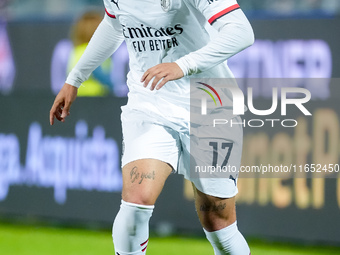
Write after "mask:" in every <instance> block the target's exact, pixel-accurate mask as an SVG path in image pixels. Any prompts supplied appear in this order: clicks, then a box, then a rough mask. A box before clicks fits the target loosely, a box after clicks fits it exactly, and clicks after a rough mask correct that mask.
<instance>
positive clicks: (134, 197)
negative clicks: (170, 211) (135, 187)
mask: <svg viewBox="0 0 340 255" xmlns="http://www.w3.org/2000/svg"><path fill="white" fill-rule="evenodd" d="M122 197H123V200H124V201H125V202H128V203H133V204H138V205H154V204H155V202H156V198H154V196H153V195H152V193H149V192H129V193H127V194H123V195H122Z"/></svg>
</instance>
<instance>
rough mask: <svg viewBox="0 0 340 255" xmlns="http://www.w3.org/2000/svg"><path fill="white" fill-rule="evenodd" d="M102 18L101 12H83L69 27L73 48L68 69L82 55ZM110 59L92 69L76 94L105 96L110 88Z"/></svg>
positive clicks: (69, 69)
mask: <svg viewBox="0 0 340 255" xmlns="http://www.w3.org/2000/svg"><path fill="white" fill-rule="evenodd" d="M102 19H103V14H102V13H98V12H96V11H89V12H86V13H84V14H83V15H82V16H81V17H80V18H79V19H78V20H77V21H76V23H75V24H74V25H73V26H72V28H71V39H72V42H73V46H74V48H73V49H72V51H71V54H70V58H69V62H68V71H71V69H72V68H73V67H74V66H75V65H76V63H77V62H78V61H79V59H80V57H81V56H82V55H83V53H84V51H85V49H86V47H87V45H88V43H89V41H90V39H91V37H92V35H93V33H94V32H95V31H96V28H97V27H98V25H99V24H100V22H101V21H102ZM110 71H111V61H110V59H108V60H106V61H105V62H104V63H103V64H102V65H101V66H99V67H98V68H97V69H96V70H94V71H93V73H92V75H91V76H90V78H89V79H88V80H87V81H85V82H83V84H82V86H81V87H80V88H79V89H78V96H105V95H108V94H109V93H110V90H112V87H113V85H112V82H111V79H110Z"/></svg>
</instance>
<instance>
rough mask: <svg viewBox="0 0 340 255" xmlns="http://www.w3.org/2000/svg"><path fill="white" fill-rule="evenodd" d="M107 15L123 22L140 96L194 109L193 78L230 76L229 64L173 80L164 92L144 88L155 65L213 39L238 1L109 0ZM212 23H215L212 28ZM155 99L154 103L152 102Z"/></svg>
mask: <svg viewBox="0 0 340 255" xmlns="http://www.w3.org/2000/svg"><path fill="white" fill-rule="evenodd" d="M104 4H105V11H106V14H107V15H108V16H109V17H111V18H112V22H117V21H118V22H119V23H120V25H121V30H122V33H123V36H124V38H125V42H126V44H127V48H128V52H129V57H130V72H129V74H128V82H127V83H128V86H129V90H130V95H129V97H130V98H133V97H134V94H135V92H138V93H139V98H140V94H143V93H144V94H145V95H146V93H147V95H146V97H147V98H152V95H155V96H156V95H157V97H159V96H161V97H162V98H164V99H165V101H174V102H175V104H176V105H188V104H189V95H190V86H189V78H190V77H196V78H197V77H205V78H230V77H232V73H231V72H230V70H229V69H228V67H227V65H226V63H222V64H219V65H218V66H215V67H214V68H211V69H209V70H207V71H204V72H202V73H200V74H196V75H193V76H190V77H184V78H182V79H179V80H176V81H171V82H168V83H167V84H166V85H165V86H164V87H163V88H162V89H160V90H159V91H153V92H150V91H149V90H146V89H145V88H143V87H142V84H141V83H140V78H141V76H142V75H143V73H144V72H145V71H146V70H147V69H148V68H150V67H153V66H155V65H157V64H160V63H164V62H173V61H176V60H177V59H179V58H181V57H183V56H185V55H186V54H189V53H190V52H193V51H196V50H198V49H200V48H202V47H203V46H205V45H206V44H207V43H208V42H209V41H210V38H211V37H210V32H209V29H211V25H212V26H217V28H218V24H217V23H218V22H216V21H218V19H219V18H220V17H222V16H224V15H227V14H228V13H230V12H232V11H233V10H236V9H238V8H239V5H238V4H237V2H236V0H143V1H136V0H104ZM209 23H210V25H209ZM150 100H151V99H150Z"/></svg>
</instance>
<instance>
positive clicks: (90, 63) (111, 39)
mask: <svg viewBox="0 0 340 255" xmlns="http://www.w3.org/2000/svg"><path fill="white" fill-rule="evenodd" d="M123 40H124V36H123V33H122V29H121V25H120V24H119V22H118V21H117V20H116V17H115V16H114V15H113V14H110V12H109V11H108V10H107V9H106V14H105V17H104V19H103V20H102V22H101V23H100V25H99V26H98V28H97V30H96V32H95V33H94V34H93V36H92V38H91V40H90V42H89V44H88V46H87V48H86V50H85V52H84V54H83V55H82V56H81V58H80V60H79V61H78V63H77V64H76V66H75V67H74V68H73V69H72V71H71V72H70V73H69V75H68V77H67V79H66V82H65V84H64V86H63V88H62V89H61V90H60V92H59V93H58V95H57V97H56V99H55V101H54V103H53V106H52V108H51V111H50V124H51V125H53V123H54V118H56V119H57V120H59V121H62V122H64V121H65V117H67V116H68V115H69V114H70V113H69V110H70V106H71V104H72V103H73V101H74V100H75V99H76V97H77V90H78V88H79V87H80V85H81V84H82V83H83V82H84V81H86V80H87V79H88V78H89V77H90V75H91V73H92V72H93V71H94V70H95V69H96V68H97V67H98V66H99V65H101V64H102V63H103V62H104V61H105V60H106V59H107V58H108V57H110V56H111V55H112V54H113V53H114V51H115V50H116V49H118V47H119V46H120V45H121V43H122V42H123Z"/></svg>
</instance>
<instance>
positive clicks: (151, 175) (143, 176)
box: [130, 166, 156, 184]
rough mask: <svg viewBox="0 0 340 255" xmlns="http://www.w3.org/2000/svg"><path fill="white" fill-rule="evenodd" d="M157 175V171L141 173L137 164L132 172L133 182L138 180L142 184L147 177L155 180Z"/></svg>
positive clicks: (131, 178)
mask: <svg viewBox="0 0 340 255" xmlns="http://www.w3.org/2000/svg"><path fill="white" fill-rule="evenodd" d="M155 176H156V173H155V171H152V172H149V173H139V171H138V168H137V167H136V166H135V167H133V168H132V170H131V172H130V180H131V182H132V183H134V182H135V181H137V182H138V184H141V183H142V182H143V181H144V180H145V179H149V180H154V179H155ZM138 180H139V181H138Z"/></svg>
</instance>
